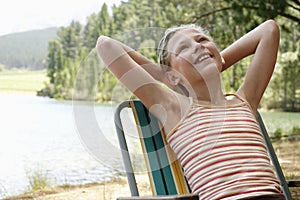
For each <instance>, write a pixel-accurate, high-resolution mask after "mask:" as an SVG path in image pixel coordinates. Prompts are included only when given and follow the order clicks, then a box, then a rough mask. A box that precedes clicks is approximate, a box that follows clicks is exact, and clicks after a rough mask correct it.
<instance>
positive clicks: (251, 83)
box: [221, 20, 280, 110]
mask: <svg viewBox="0 0 300 200" xmlns="http://www.w3.org/2000/svg"><path fill="white" fill-rule="evenodd" d="M279 38H280V33H279V27H278V25H277V24H276V22H275V21H273V20H267V21H266V22H264V23H262V24H260V25H259V26H258V27H256V28H255V29H253V30H252V31H250V32H249V33H247V34H245V35H244V36H243V37H241V38H240V39H238V40H237V41H236V42H234V43H233V44H232V45H230V46H229V47H227V48H226V49H225V50H223V51H222V52H221V55H222V57H223V58H224V60H225V65H223V70H225V69H226V68H228V67H230V66H231V65H233V64H234V63H236V62H238V61H239V60H241V59H243V58H245V57H247V56H249V55H253V58H252V60H251V62H250V65H249V67H248V70H247V73H246V76H245V79H244V82H243V84H242V86H241V87H240V89H239V90H238V91H237V92H238V93H239V94H240V95H242V96H243V97H245V98H246V99H247V101H248V102H249V103H250V105H251V106H252V109H253V110H256V109H257V107H258V104H259V102H260V100H261V98H262V95H263V93H264V91H265V89H266V87H267V85H268V83H269V81H270V78H271V76H272V73H273V71H274V67H275V64H276V59H277V52H278V46H279Z"/></svg>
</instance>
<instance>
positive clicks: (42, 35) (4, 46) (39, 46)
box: [0, 27, 59, 70]
mask: <svg viewBox="0 0 300 200" xmlns="http://www.w3.org/2000/svg"><path fill="white" fill-rule="evenodd" d="M58 29H59V28H57V27H52V28H47V29H41V30H32V31H27V32H20V33H13V34H9V35H4V36H0V63H1V64H3V65H5V67H6V69H11V68H27V69H31V70H33V69H42V68H44V66H43V60H44V59H45V58H46V56H47V48H48V42H49V41H50V40H52V39H55V38H56V37H57V36H56V32H57V30H58Z"/></svg>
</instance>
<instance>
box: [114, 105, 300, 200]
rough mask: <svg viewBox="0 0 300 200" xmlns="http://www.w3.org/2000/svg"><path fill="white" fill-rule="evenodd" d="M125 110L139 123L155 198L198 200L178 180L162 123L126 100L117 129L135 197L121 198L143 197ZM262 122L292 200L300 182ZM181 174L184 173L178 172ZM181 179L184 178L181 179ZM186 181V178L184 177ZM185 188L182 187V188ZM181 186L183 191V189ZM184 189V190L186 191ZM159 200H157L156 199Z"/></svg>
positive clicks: (116, 120)
mask: <svg viewBox="0 0 300 200" xmlns="http://www.w3.org/2000/svg"><path fill="white" fill-rule="evenodd" d="M124 108H131V109H132V110H133V112H134V116H135V120H136V124H137V125H138V129H139V132H140V134H141V135H140V137H141V138H142V140H141V142H142V143H143V145H144V148H145V149H144V151H145V152H147V158H146V159H147V162H148V165H149V169H148V170H149V171H151V173H152V174H151V176H152V178H153V183H152V184H153V187H154V188H155V192H154V195H156V196H158V199H166V198H168V199H191V200H192V199H198V196H196V195H186V194H185V193H188V192H189V191H186V188H188V185H187V183H182V182H185V181H182V180H181V181H179V182H180V183H179V186H178V183H177V182H178V181H176V180H177V179H178V177H177V178H174V177H173V176H174V172H173V171H172V170H174V169H172V168H171V167H170V165H171V164H169V163H168V162H169V158H168V157H169V156H170V155H168V151H167V149H166V148H165V146H166V145H165V143H164V137H163V133H162V131H161V128H160V126H159V123H158V120H157V119H156V118H155V117H154V116H153V115H152V114H151V113H150V112H149V111H148V110H147V108H146V107H145V106H144V105H143V104H142V102H141V101H139V100H130V101H124V102H122V103H121V104H119V106H118V107H117V108H116V111H115V116H114V120H115V127H116V131H117V134H118V139H119V144H120V148H121V151H122V158H123V163H124V166H125V170H126V175H127V179H128V183H129V187H130V192H131V196H132V197H129V198H120V199H141V198H140V197H138V196H139V191H138V188H137V184H136V179H135V175H134V171H133V167H132V163H131V158H130V155H129V152H128V147H127V143H126V138H125V134H124V131H123V125H122V122H121V118H120V113H121V111H122V110H123V109H124ZM258 122H259V125H260V128H261V130H262V132H263V135H264V139H265V142H266V145H267V148H268V151H269V155H270V157H271V160H272V163H273V165H274V168H275V172H276V174H277V177H278V179H279V180H280V183H281V186H282V188H283V192H284V195H285V197H286V199H287V200H291V199H292V197H291V194H290V191H289V187H300V180H298V181H296V180H292V181H291V180H289V181H286V179H285V177H284V174H283V172H282V169H281V167H280V164H279V162H278V159H277V156H276V154H275V151H274V148H273V146H272V143H271V141H270V138H269V135H268V133H267V131H266V128H265V126H264V123H263V120H262V118H261V116H260V114H259V113H258ZM176 173H181V172H175V175H176ZM179 179H180V177H179ZM181 179H182V178H181ZM180 185H181V186H180ZM178 187H179V188H178ZM180 187H181V189H180ZM182 188H184V189H182ZM154 198H155V197H143V198H142V199H154ZM156 199H157V198H156Z"/></svg>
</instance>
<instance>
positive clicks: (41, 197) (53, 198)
mask: <svg viewBox="0 0 300 200" xmlns="http://www.w3.org/2000/svg"><path fill="white" fill-rule="evenodd" d="M136 179H137V182H138V188H139V192H140V194H141V195H143V196H151V191H150V186H149V184H148V183H147V179H148V178H147V176H146V175H141V176H137V177H136ZM129 196H130V190H129V186H128V184H127V180H126V178H125V177H121V178H117V179H115V180H113V181H110V182H107V183H95V184H88V185H84V186H75V187H67V188H62V187H57V188H49V189H45V190H42V191H35V192H32V193H27V194H23V195H19V196H15V197H10V198H5V199H4V200H29V199H34V200H112V199H116V198H118V197H129Z"/></svg>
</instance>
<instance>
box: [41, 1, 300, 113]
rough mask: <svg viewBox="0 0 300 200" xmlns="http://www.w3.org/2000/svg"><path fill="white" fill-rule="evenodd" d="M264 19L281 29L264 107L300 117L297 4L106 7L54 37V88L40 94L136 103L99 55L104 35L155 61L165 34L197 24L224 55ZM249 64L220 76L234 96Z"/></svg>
mask: <svg viewBox="0 0 300 200" xmlns="http://www.w3.org/2000/svg"><path fill="white" fill-rule="evenodd" d="M267 19H275V20H276V22H277V23H278V24H279V26H280V29H281V42H280V49H279V54H278V59H277V65H276V69H275V72H274V75H273V78H272V80H271V82H270V85H269V87H268V89H267V91H266V93H265V95H264V98H263V100H262V103H261V105H262V107H264V108H266V109H280V110H284V111H300V64H299V61H300V54H299V51H300V2H299V0H249V1H241V0H189V1H187V0H168V1H165V0H155V1H153V0H128V1H123V2H122V3H121V4H120V5H118V6H113V8H112V9H111V10H110V9H109V8H108V7H107V5H106V4H103V6H102V7H101V8H99V12H98V13H94V14H92V15H90V16H88V18H87V23H86V24H84V25H83V24H80V23H79V22H77V21H73V22H72V23H71V24H70V25H69V26H67V27H61V28H60V29H59V30H58V31H57V33H56V34H57V38H56V39H54V40H51V41H50V42H49V44H48V51H47V58H46V63H45V65H46V68H47V76H48V77H49V83H47V85H46V86H45V88H43V89H42V90H41V91H39V92H38V94H39V95H46V96H50V97H53V98H56V99H74V100H89V101H96V102H120V101H121V100H122V99H128V98H132V97H131V94H130V93H128V91H126V90H125V89H124V88H123V87H122V86H121V85H119V84H118V81H117V80H116V79H115V78H114V77H113V76H112V74H110V72H109V71H108V70H107V69H106V68H105V66H104V65H103V63H102V62H101V60H100V59H99V57H98V56H97V54H96V51H95V45H96V42H97V38H98V37H99V36H100V35H106V36H110V37H112V38H115V39H118V40H120V41H122V42H124V43H126V44H128V45H129V46H131V47H132V48H134V49H136V50H138V51H139V52H141V53H142V54H143V55H145V56H147V57H148V58H151V59H153V61H156V46H157V44H158V42H159V38H160V37H161V35H162V33H163V31H164V30H165V29H166V28H168V27H172V26H177V25H180V24H191V23H193V24H197V25H200V26H202V27H204V28H205V29H206V30H208V31H209V33H210V35H211V36H212V38H214V42H215V43H216V44H217V45H218V47H219V49H220V50H222V49H224V48H225V47H227V46H228V45H230V44H231V43H232V42H234V41H235V40H237V39H238V38H240V37H241V36H242V35H244V34H245V33H247V32H248V31H250V30H252V29H253V28H254V27H256V26H257V25H259V24H260V23H262V22H263V21H265V20H267ZM250 59H251V58H248V59H244V60H243V61H241V62H239V63H237V64H235V65H234V66H233V67H231V68H230V69H228V70H226V71H225V72H223V74H222V75H223V84H224V89H225V90H226V92H232V91H235V90H236V89H237V88H238V87H239V85H240V83H241V80H242V78H243V76H244V75H245V73H246V70H247V66H248V64H249V61H250Z"/></svg>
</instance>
